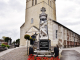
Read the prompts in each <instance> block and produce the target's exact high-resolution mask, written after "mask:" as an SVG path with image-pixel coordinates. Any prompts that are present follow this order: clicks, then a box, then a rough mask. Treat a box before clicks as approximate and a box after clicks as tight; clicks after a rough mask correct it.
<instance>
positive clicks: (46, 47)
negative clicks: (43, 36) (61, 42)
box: [39, 40, 49, 50]
mask: <svg viewBox="0 0 80 60" xmlns="http://www.w3.org/2000/svg"><path fill="white" fill-rule="evenodd" d="M39 48H40V50H49V40H40V42H39Z"/></svg>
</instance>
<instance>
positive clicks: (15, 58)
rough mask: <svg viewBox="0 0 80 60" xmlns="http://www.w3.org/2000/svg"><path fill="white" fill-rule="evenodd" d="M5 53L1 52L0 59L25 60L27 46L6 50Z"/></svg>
mask: <svg viewBox="0 0 80 60" xmlns="http://www.w3.org/2000/svg"><path fill="white" fill-rule="evenodd" d="M6 52H7V53H6V54H5V53H4V52H1V54H2V53H3V54H2V55H1V54H0V60H27V48H26V47H20V48H15V49H12V50H7V51H6Z"/></svg>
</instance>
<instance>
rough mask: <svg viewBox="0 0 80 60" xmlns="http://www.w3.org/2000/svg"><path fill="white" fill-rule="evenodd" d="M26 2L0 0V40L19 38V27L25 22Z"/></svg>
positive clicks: (21, 0) (20, 0)
mask: <svg viewBox="0 0 80 60" xmlns="http://www.w3.org/2000/svg"><path fill="white" fill-rule="evenodd" d="M25 6H26V0H24V1H23V0H6V1H5V0H0V38H2V36H9V37H11V38H12V39H13V40H16V39H17V38H20V26H21V25H22V24H23V23H24V21H25Z"/></svg>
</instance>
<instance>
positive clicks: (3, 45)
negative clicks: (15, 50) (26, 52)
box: [1, 44, 10, 48]
mask: <svg viewBox="0 0 80 60" xmlns="http://www.w3.org/2000/svg"><path fill="white" fill-rule="evenodd" d="M1 47H7V48H9V47H10V46H9V45H5V44H2V45H1Z"/></svg>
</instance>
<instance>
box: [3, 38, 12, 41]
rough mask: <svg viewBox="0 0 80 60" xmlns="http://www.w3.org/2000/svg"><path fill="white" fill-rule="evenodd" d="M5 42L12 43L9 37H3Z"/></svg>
mask: <svg viewBox="0 0 80 60" xmlns="http://www.w3.org/2000/svg"><path fill="white" fill-rule="evenodd" d="M4 40H5V42H8V41H9V40H10V42H11V41H12V39H11V38H10V37H5V39H4Z"/></svg>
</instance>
